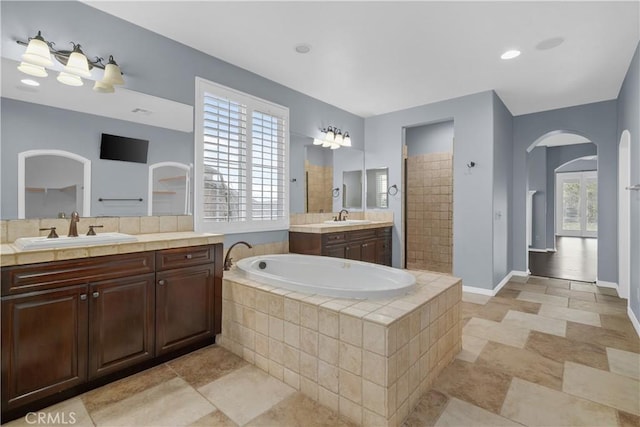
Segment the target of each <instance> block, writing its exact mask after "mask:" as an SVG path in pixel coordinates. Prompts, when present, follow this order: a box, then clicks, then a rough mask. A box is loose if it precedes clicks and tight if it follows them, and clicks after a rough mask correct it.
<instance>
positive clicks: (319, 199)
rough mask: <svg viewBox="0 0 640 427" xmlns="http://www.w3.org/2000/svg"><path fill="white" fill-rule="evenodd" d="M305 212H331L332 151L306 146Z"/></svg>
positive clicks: (315, 146)
mask: <svg viewBox="0 0 640 427" xmlns="http://www.w3.org/2000/svg"><path fill="white" fill-rule="evenodd" d="M304 174H305V212H308V213H312V212H331V211H332V210H333V195H332V189H333V150H327V149H326V148H322V147H319V146H317V145H307V146H306V147H305V159H304Z"/></svg>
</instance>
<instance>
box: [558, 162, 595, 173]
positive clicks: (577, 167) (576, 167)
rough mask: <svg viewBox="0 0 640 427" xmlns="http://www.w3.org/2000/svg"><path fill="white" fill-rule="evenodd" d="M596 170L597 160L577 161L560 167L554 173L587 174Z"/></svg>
mask: <svg viewBox="0 0 640 427" xmlns="http://www.w3.org/2000/svg"><path fill="white" fill-rule="evenodd" d="M595 170H598V160H597V159H590V160H587V159H578V160H574V161H573V162H569V163H567V164H565V165H564V166H560V167H559V168H558V169H556V173H565V172H588V171H595Z"/></svg>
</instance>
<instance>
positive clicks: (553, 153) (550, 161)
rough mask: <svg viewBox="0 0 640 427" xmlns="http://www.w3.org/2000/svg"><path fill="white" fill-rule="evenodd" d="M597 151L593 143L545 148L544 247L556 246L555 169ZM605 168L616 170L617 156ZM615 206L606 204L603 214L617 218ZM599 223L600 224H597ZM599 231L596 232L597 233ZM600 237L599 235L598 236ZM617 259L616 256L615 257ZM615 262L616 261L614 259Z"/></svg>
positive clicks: (551, 247)
mask: <svg viewBox="0 0 640 427" xmlns="http://www.w3.org/2000/svg"><path fill="white" fill-rule="evenodd" d="M597 153H598V147H597V146H596V145H595V144H576V145H565V146H559V147H549V148H547V171H546V172H547V197H546V205H547V209H546V210H547V213H546V217H545V222H546V223H547V226H546V230H547V235H546V245H547V246H546V247H547V248H549V249H555V247H556V235H555V234H556V233H555V232H556V227H555V224H556V215H555V213H556V175H555V170H556V169H557V168H558V167H560V166H562V165H563V164H565V163H567V162H570V161H572V160H575V159H579V158H580V157H585V156H593V155H596V154H597ZM605 169H606V170H615V171H617V170H618V166H617V157H616V164H615V165H607V167H605ZM617 212H618V210H617V208H615V207H614V206H607V211H606V212H605V215H608V216H611V215H615V216H616V218H617V215H618V214H617ZM600 215H602V212H600V206H598V216H600ZM598 225H600V224H598ZM599 234H600V233H598V235H599ZM598 237H600V236H598ZM616 260H617V258H616ZM616 262H617V261H616Z"/></svg>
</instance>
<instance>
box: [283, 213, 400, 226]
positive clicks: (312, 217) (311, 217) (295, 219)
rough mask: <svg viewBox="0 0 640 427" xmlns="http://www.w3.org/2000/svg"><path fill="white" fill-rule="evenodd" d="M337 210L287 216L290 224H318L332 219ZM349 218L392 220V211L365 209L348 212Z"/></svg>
mask: <svg viewBox="0 0 640 427" xmlns="http://www.w3.org/2000/svg"><path fill="white" fill-rule="evenodd" d="M337 215H338V212H327V213H294V214H291V215H290V216H289V223H290V224H291V225H304V224H319V223H321V222H324V221H329V220H332V219H333V217H335V216H337ZM348 218H349V219H368V220H371V221H388V222H392V221H393V212H391V211H366V212H362V211H360V212H349V215H348Z"/></svg>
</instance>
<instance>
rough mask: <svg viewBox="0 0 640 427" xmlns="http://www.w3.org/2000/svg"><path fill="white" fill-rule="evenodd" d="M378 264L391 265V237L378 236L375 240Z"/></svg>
mask: <svg viewBox="0 0 640 427" xmlns="http://www.w3.org/2000/svg"><path fill="white" fill-rule="evenodd" d="M376 252H377V255H378V261H377V262H378V264H382V265H388V266H391V237H390V236H389V237H378V240H377V241H376Z"/></svg>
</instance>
